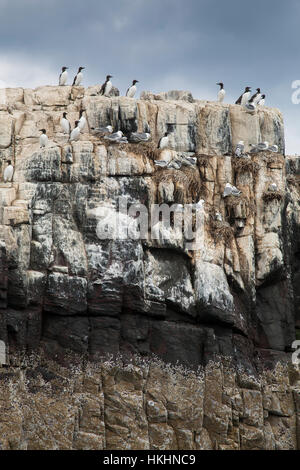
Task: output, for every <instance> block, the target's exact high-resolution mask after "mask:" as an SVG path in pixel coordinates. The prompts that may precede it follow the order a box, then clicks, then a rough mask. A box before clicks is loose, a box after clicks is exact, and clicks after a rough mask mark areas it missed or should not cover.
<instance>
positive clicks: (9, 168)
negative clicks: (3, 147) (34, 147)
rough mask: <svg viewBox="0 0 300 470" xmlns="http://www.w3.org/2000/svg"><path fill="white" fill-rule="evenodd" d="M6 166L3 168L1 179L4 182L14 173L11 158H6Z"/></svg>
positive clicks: (10, 178)
mask: <svg viewBox="0 0 300 470" xmlns="http://www.w3.org/2000/svg"><path fill="white" fill-rule="evenodd" d="M7 163H8V165H7V167H6V168H5V170H4V174H3V179H4V183H7V182H10V181H11V180H12V177H13V174H14V167H13V166H12V164H11V160H7Z"/></svg>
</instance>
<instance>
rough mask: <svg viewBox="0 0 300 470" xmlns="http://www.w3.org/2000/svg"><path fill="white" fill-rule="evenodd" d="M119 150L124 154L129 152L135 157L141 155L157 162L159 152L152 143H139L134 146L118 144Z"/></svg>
mask: <svg viewBox="0 0 300 470" xmlns="http://www.w3.org/2000/svg"><path fill="white" fill-rule="evenodd" d="M119 148H120V149H122V150H125V151H126V152H131V153H134V154H136V155H142V156H143V157H146V158H149V159H150V160H152V161H154V160H158V159H159V156H160V153H161V150H160V149H158V148H157V146H155V144H154V142H140V143H136V144H131V143H128V144H120V145H119Z"/></svg>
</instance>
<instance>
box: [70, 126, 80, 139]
mask: <svg viewBox="0 0 300 470" xmlns="http://www.w3.org/2000/svg"><path fill="white" fill-rule="evenodd" d="M79 136H80V129H79V127H75V129H73V130H72V132H71V136H70V140H78V139H79Z"/></svg>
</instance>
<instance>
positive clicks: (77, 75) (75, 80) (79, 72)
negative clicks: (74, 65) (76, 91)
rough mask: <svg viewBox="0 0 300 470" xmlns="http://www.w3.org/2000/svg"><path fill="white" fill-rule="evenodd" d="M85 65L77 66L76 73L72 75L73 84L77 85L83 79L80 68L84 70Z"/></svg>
mask: <svg viewBox="0 0 300 470" xmlns="http://www.w3.org/2000/svg"><path fill="white" fill-rule="evenodd" d="M84 69H85V67H79V69H78V72H77V74H76V75H75V77H74V80H73V84H72V85H73V86H79V85H80V84H81V82H82V79H83V73H82V70H84Z"/></svg>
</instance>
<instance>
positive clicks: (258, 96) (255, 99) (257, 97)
mask: <svg viewBox="0 0 300 470" xmlns="http://www.w3.org/2000/svg"><path fill="white" fill-rule="evenodd" d="M260 99H261V93H260V88H256V93H255V94H254V95H253V96H251V98H250V100H249V103H253V104H254V105H256V104H257V103H258V102H259V100H260Z"/></svg>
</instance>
